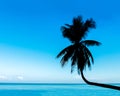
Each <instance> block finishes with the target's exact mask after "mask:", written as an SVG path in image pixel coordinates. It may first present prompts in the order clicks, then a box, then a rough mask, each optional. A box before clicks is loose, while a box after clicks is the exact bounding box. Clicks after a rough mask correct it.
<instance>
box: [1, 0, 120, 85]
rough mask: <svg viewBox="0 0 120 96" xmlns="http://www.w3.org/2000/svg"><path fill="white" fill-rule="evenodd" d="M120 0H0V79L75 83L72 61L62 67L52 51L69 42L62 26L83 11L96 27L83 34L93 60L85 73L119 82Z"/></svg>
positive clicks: (75, 75) (100, 79) (90, 77)
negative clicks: (96, 43)
mask: <svg viewBox="0 0 120 96" xmlns="http://www.w3.org/2000/svg"><path fill="white" fill-rule="evenodd" d="M119 4H120V0H1V1H0V82H44V83H46V82H48V83H50V82H52V83H54V82H64V83H66V82H68V83H73V82H74V83H79V82H82V79H81V78H80V76H79V75H77V72H74V73H73V74H71V73H70V65H69V63H68V65H66V66H65V67H64V68H61V65H60V63H59V60H60V59H56V58H55V57H56V55H57V54H58V53H59V51H60V50H62V49H63V48H65V47H66V46H68V45H69V44H70V42H69V41H68V40H67V39H64V38H63V37H62V34H61V31H60V27H61V26H62V25H64V24H65V23H69V24H70V23H71V21H72V18H73V17H75V16H78V15H82V16H83V18H84V20H85V19H86V18H91V17H92V18H93V19H94V20H95V21H96V25H97V28H96V29H93V30H91V32H90V33H89V34H88V37H87V38H86V39H95V40H98V41H100V42H101V43H102V45H101V46H100V47H90V50H91V52H92V53H93V56H94V59H95V64H94V65H93V66H92V70H91V71H90V70H88V69H86V71H85V72H84V73H85V76H86V78H88V79H89V80H92V81H98V82H120V75H119V73H120V6H119Z"/></svg>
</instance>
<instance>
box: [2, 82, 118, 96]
mask: <svg viewBox="0 0 120 96" xmlns="http://www.w3.org/2000/svg"><path fill="white" fill-rule="evenodd" d="M116 85H118V86H120V84H116ZM0 96H120V91H117V90H113V89H107V88H101V87H96V86H91V85H87V84H56V83H55V84H47V83H45V84H44V83H35V84H34V83H22V84H21V83H14V84H11V83H5V84H4V83H1V84H0Z"/></svg>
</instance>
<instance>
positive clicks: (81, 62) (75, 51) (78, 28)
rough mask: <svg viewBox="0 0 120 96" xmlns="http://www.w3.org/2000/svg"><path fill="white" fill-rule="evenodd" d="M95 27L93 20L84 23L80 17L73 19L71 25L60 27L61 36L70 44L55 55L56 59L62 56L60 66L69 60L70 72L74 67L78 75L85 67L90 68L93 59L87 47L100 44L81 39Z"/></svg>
mask: <svg viewBox="0 0 120 96" xmlns="http://www.w3.org/2000/svg"><path fill="white" fill-rule="evenodd" d="M95 27H96V26H95V21H93V19H87V20H86V21H85V22H84V21H83V20H82V17H81V16H78V17H76V18H73V24H72V25H69V24H65V26H62V27H61V31H62V33H63V36H64V37H65V38H68V39H69V40H70V41H71V42H72V45H70V46H68V47H66V48H65V49H63V50H62V51H61V52H60V53H59V54H58V55H57V58H59V57H61V56H62V59H61V64H62V66H64V64H66V62H67V61H68V60H69V59H71V72H72V71H73V68H74V66H76V65H77V69H78V73H80V71H83V70H84V69H85V67H86V66H88V67H89V68H90V67H91V63H94V59H93V56H92V54H91V52H90V51H89V49H88V48H87V46H94V45H97V46H98V45H100V42H97V41H95V40H83V39H84V38H85V37H86V35H87V33H88V32H89V30H90V29H91V28H95Z"/></svg>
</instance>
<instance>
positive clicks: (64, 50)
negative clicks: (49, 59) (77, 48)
mask: <svg viewBox="0 0 120 96" xmlns="http://www.w3.org/2000/svg"><path fill="white" fill-rule="evenodd" d="M70 47H72V45H70V46H68V47H66V48H65V49H63V50H62V51H61V52H60V53H59V54H58V55H57V56H56V58H59V57H61V56H62V55H63V54H65V53H66V52H67V50H69V48H70Z"/></svg>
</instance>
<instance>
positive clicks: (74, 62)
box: [71, 50, 77, 73]
mask: <svg viewBox="0 0 120 96" xmlns="http://www.w3.org/2000/svg"><path fill="white" fill-rule="evenodd" d="M74 51H75V52H74V53H73V56H72V57H71V61H72V63H71V73H72V72H73V69H74V67H75V65H76V63H77V52H76V50H74Z"/></svg>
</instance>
